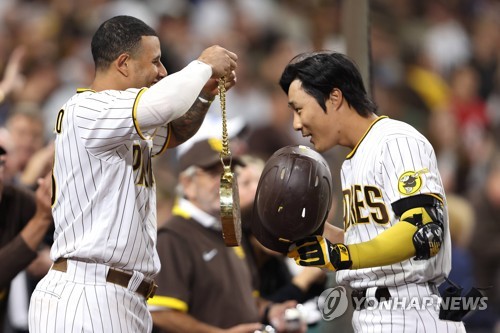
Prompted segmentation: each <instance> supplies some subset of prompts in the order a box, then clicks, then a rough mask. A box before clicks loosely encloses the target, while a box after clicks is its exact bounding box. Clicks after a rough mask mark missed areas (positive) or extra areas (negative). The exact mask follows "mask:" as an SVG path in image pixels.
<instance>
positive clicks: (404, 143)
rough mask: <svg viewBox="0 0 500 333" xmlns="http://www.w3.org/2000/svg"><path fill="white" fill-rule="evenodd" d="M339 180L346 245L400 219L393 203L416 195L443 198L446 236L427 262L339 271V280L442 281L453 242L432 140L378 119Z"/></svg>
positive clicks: (362, 283) (357, 283) (368, 283)
mask: <svg viewBox="0 0 500 333" xmlns="http://www.w3.org/2000/svg"><path fill="white" fill-rule="evenodd" d="M341 181H342V192H343V202H344V230H345V243H346V244H354V243H360V242H365V241H369V240H371V239H373V238H375V237H376V236H377V235H378V234H380V233H381V232H383V231H384V230H386V229H387V228H389V227H391V226H392V225H394V224H395V223H397V222H398V221H399V219H398V218H397V217H395V214H394V212H393V210H392V206H391V204H392V203H393V202H396V201H398V200H399V199H402V198H407V197H408V196H410V195H417V194H434V195H435V196H439V197H441V198H442V199H443V201H444V202H445V203H444V215H445V221H444V229H445V232H444V235H445V240H444V244H443V246H442V248H441V250H440V251H439V253H438V254H437V255H436V256H435V257H433V258H431V259H429V260H418V261H417V260H413V259H409V260H406V261H403V262H401V263H397V264H393V265H389V266H383V267H374V268H365V269H357V270H341V271H338V272H337V274H336V277H337V282H338V283H339V284H344V285H347V284H349V285H350V286H351V287H352V288H368V287H375V286H400V285H403V284H408V283H423V282H436V283H438V284H439V283H440V282H442V280H443V278H444V277H445V276H447V275H448V273H449V271H450V269H451V241H450V235H449V227H448V211H447V206H446V201H445V193H444V189H443V184H442V182H441V178H440V175H439V172H438V168H437V162H436V157H435V154H434V150H433V148H432V146H431V144H430V143H429V142H428V140H427V139H426V138H425V137H424V136H423V135H422V134H420V133H419V132H418V131H417V130H415V129H414V128H413V127H411V126H410V125H408V124H406V123H403V122H400V121H397V120H393V119H389V118H387V117H379V118H378V119H377V120H376V121H375V122H374V123H373V124H372V126H371V127H370V128H369V129H368V131H367V132H366V133H365V135H364V137H363V138H362V139H361V140H360V142H359V143H358V144H357V146H356V147H355V148H354V149H353V151H352V152H351V153H350V154H349V155H348V156H347V158H346V160H345V161H344V163H343V165H342V169H341ZM387 246H389V247H390V246H391V244H387Z"/></svg>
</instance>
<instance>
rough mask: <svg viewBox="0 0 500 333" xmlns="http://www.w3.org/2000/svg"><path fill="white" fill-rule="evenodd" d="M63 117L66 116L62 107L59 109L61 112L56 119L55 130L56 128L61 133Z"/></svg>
mask: <svg viewBox="0 0 500 333" xmlns="http://www.w3.org/2000/svg"><path fill="white" fill-rule="evenodd" d="M63 117H64V110H63V109H61V110H59V113H58V114H57V119H56V126H55V130H56V133H57V134H61V131H62V120H63Z"/></svg>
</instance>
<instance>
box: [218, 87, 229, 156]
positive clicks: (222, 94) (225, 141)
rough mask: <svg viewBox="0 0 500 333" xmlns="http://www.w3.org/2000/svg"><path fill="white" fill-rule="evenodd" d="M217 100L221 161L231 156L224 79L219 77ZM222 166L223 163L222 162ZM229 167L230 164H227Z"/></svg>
mask: <svg viewBox="0 0 500 333" xmlns="http://www.w3.org/2000/svg"><path fill="white" fill-rule="evenodd" d="M219 99H220V108H221V111H222V151H221V154H220V155H221V160H222V159H223V158H224V157H228V156H231V151H230V150H229V135H228V134H227V115H226V78H225V77H221V78H220V79H219ZM222 165H224V162H222ZM229 165H231V163H229Z"/></svg>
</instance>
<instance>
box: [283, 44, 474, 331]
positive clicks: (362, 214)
mask: <svg viewBox="0 0 500 333" xmlns="http://www.w3.org/2000/svg"><path fill="white" fill-rule="evenodd" d="M280 85H281V87H282V88H283V90H284V91H285V93H287V94H288V98H289V106H290V108H291V109H293V110H294V122H293V126H294V129H295V130H297V131H301V132H302V135H303V136H304V137H310V138H311V139H310V141H311V143H312V144H313V145H314V147H315V149H316V150H318V151H319V152H323V151H326V150H328V149H330V148H332V147H334V146H336V145H341V146H345V147H349V148H351V149H352V151H351V152H350V153H349V154H348V156H347V158H346V160H345V161H344V163H343V165H342V169H341V181H342V192H343V204H344V230H342V229H340V228H336V227H334V226H332V225H331V224H329V223H326V224H325V231H324V233H323V236H309V237H306V238H304V239H302V240H299V241H297V242H295V244H294V245H292V246H291V248H290V252H289V254H288V255H289V256H290V257H293V258H294V259H295V261H296V262H297V264H299V265H303V266H318V267H322V268H328V269H330V270H334V271H337V273H336V278H337V282H338V283H339V284H340V285H349V286H350V287H351V288H352V289H353V294H352V296H353V305H354V306H355V311H354V314H353V319H352V323H353V328H354V330H355V331H356V332H389V331H391V332H436V333H437V332H465V328H464V326H463V323H462V322H455V321H445V320H440V319H439V305H437V306H436V304H438V302H439V300H440V296H439V294H438V291H437V286H438V285H439V284H440V283H441V282H443V280H444V278H445V277H446V276H447V275H448V273H449V271H450V269H451V244H450V236H449V228H448V214H447V206H446V199H445V193H444V190H443V185H442V183H441V178H440V175H439V172H438V169H437V163H436V157H435V154H434V151H433V148H432V146H431V144H430V143H429V142H428V141H427V139H426V138H425V137H424V136H423V135H421V134H420V133H419V132H418V131H417V130H415V129H414V128H413V127H411V126H410V125H408V124H406V123H403V122H400V121H396V120H393V119H389V118H388V117H384V116H377V108H376V106H375V104H374V103H373V102H372V101H371V100H370V99H369V98H368V96H367V93H366V90H365V88H364V86H363V82H362V79H361V75H360V74H359V71H358V70H357V68H356V66H355V65H354V64H353V62H352V61H350V60H349V59H348V58H347V57H346V56H344V55H342V54H339V53H333V52H326V51H324V52H316V53H309V54H301V55H299V56H297V57H295V58H294V59H293V60H292V61H291V62H290V63H289V64H288V65H287V67H286V68H285V70H284V72H283V74H282V77H281V80H280ZM367 299H372V300H376V301H378V302H380V304H381V303H382V302H391V300H392V301H394V303H393V307H385V308H384V307H379V308H374V309H371V310H368V309H367V307H369V304H368V305H367V302H364V301H363V300H367ZM424 299H426V302H427V303H425V304H424V305H422V302H424V301H423V300H424ZM396 300H397V302H396ZM362 301H363V302H362ZM398 302H399V303H398ZM405 302H409V303H410V304H414V305H415V304H420V306H413V307H409V308H408V307H407V306H408V305H409V304H408V303H405ZM411 302H413V303H411ZM429 302H430V303H429Z"/></svg>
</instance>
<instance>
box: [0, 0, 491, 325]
mask: <svg viewBox="0 0 500 333" xmlns="http://www.w3.org/2000/svg"><path fill="white" fill-rule="evenodd" d="M353 3H358V4H359V3H361V4H363V3H364V4H367V3H368V4H369V10H368V16H366V12H365V11H363V10H362V8H363V7H362V6H360V7H359V8H358V9H360V10H359V12H356V10H357V7H356V5H354V7H352V6H351V5H352V4H353ZM346 4H347V1H340V0H142V1H132V0H128V1H111V0H2V1H0V73H1V74H3V72H4V69H5V65H6V62H7V60H8V57H9V56H10V55H11V54H12V52H13V51H14V50H15V49H16V47H18V46H21V45H22V46H24V47H25V49H26V55H25V58H24V62H23V67H22V74H23V76H22V78H18V82H17V83H16V89H15V90H14V92H13V93H12V94H11V95H9V96H8V98H7V100H6V101H5V102H4V103H3V104H1V105H0V126H5V127H7V128H8V129H9V131H10V137H11V140H10V142H11V145H12V149H11V150H10V151H11V152H12V153H9V154H10V156H9V162H8V166H7V171H6V172H7V174H8V176H9V179H10V181H12V182H21V183H22V182H23V177H24V180H25V181H24V182H25V183H28V184H27V185H29V182H30V178H29V175H26V173H28V172H32V169H29V168H30V163H29V162H30V161H32V163H31V164H33V159H35V161H36V158H38V159H40V158H41V157H40V155H43V153H44V152H47V151H50V149H49V148H50V142H51V140H52V139H53V133H52V132H53V127H54V122H55V117H56V115H57V112H58V111H59V108H60V106H61V105H62V104H63V103H64V102H65V101H66V99H67V98H69V97H70V96H71V95H72V94H74V92H75V89H76V88H77V87H85V86H87V85H89V84H90V82H91V80H92V79H93V74H94V69H93V62H92V57H91V54H90V39H91V36H92V34H93V33H94V31H95V30H96V29H97V27H98V25H99V24H100V23H101V22H102V21H103V20H105V19H107V18H110V17H112V16H115V15H120V14H128V15H133V16H136V17H138V18H140V19H142V20H144V21H145V22H146V23H148V24H149V25H151V26H152V27H154V28H155V29H156V30H157V32H158V34H159V36H160V39H161V42H162V48H163V50H162V61H163V63H164V65H165V67H166V68H167V70H168V72H169V73H173V72H175V71H177V70H179V69H181V68H182V67H184V66H185V65H186V64H187V63H189V62H190V61H191V60H193V59H194V58H196V57H197V56H198V55H199V53H200V52H201V51H202V50H203V49H204V48H205V47H207V46H209V45H212V44H220V45H222V46H224V47H226V48H228V49H229V50H231V51H234V52H236V53H237V54H238V56H239V61H238V71H237V75H238V84H237V86H236V87H235V88H233V89H232V90H231V91H230V92H229V93H228V97H227V109H228V116H229V118H231V120H232V121H233V122H234V123H237V124H238V126H242V124H243V125H244V130H241V131H240V133H239V139H240V140H239V141H238V145H237V146H235V148H234V149H235V150H240V149H241V151H247V152H252V153H255V154H259V155H260V156H262V157H264V158H267V157H268V156H270V155H271V154H272V153H273V152H274V151H275V150H277V149H278V148H280V147H282V146H284V145H288V144H294V143H303V144H308V143H307V142H303V141H301V137H300V134H297V133H294V132H293V130H292V127H291V120H292V112H291V111H289V110H288V108H287V98H286V95H285V94H284V93H283V92H282V91H281V90H280V88H279V86H278V79H279V76H280V74H281V71H282V70H283V68H284V67H285V65H286V64H287V62H288V61H289V60H290V59H291V58H292V57H293V56H294V55H296V54H297V53H299V52H303V51H311V50H319V49H330V50H335V51H340V52H347V51H349V50H352V49H351V48H349V47H348V46H349V44H350V43H351V44H352V43H356V44H359V45H362V46H364V47H366V49H367V50H368V49H369V51H370V53H369V54H368V53H365V54H349V55H350V56H352V57H353V58H354V59H356V60H358V59H361V60H360V61H362V62H360V63H359V64H360V67H362V69H363V70H366V71H367V75H366V78H368V77H369V80H368V81H367V82H366V85H367V88H368V89H369V90H370V91H371V94H372V96H373V98H374V100H375V101H376V103H377V104H378V106H379V110H380V113H381V114H385V115H388V116H390V117H392V118H395V119H400V120H403V121H406V122H408V123H410V124H412V125H413V126H415V127H416V128H417V129H418V130H419V131H421V132H422V133H423V134H425V135H426V136H427V137H428V138H429V139H430V141H431V143H432V144H433V146H434V148H435V150H436V154H437V157H438V163H439V168H440V171H441V174H442V177H443V180H444V182H445V187H446V191H447V195H448V197H449V206H450V207H449V210H450V220H451V228H452V237H453V239H454V244H453V247H454V250H453V251H454V258H453V260H454V263H453V265H454V268H453V271H452V276H451V278H452V280H454V281H455V282H457V283H460V284H461V285H462V286H464V288H465V289H468V288H470V287H471V286H472V285H475V286H479V287H486V286H491V287H492V288H491V289H489V290H488V296H489V298H490V303H489V308H488V310H486V311H481V312H477V313H475V314H474V315H473V316H470V317H469V318H468V320H467V327H468V331H469V332H494V326H495V323H497V324H496V325H497V332H498V331H499V329H498V326H499V325H498V321H499V313H500V310H499V309H500V308H499V307H498V300H499V293H500V283H499V280H500V275H499V262H500V245H499V244H500V242H498V239H500V154H499V148H498V147H499V144H498V143H499V140H500V130H499V126H500V66H499V61H500V2H499V1H494V0H421V1H413V0H373V1H351V2H349V5H350V6H351V8H350V9H349V10H350V12H349V15H348V16H347V14H348V13H347V9H346ZM346 17H348V19H346ZM366 19H368V22H369V29H365V28H364V27H363V25H364V23H365V22H366ZM353 31H361V32H362V33H363V32H364V33H365V35H367V36H369V38H370V40H369V41H368V40H364V39H359V40H352V38H353V37H352V36H353V35H352V32H353ZM346 37H350V38H351V39H350V40H349V39H347V40H346ZM346 41H347V42H346ZM348 53H349V52H348ZM368 55H369V56H368ZM363 57H364V58H365V59H364V60H363ZM365 61H366V62H365ZM209 118H210V120H212V121H211V122H207V124H211V125H210V126H205V128H204V129H203V130H204V131H208V132H211V134H212V135H214V136H218V135H220V130H219V128H220V127H217V126H220V124H219V123H220V108H219V106H218V103H216V102H215V103H214V104H213V106H212V109H211V111H210V116H209ZM217 124H218V125H217ZM230 126H231V124H230ZM235 126H236V125H235ZM238 128H240V127H238ZM236 152H238V151H236ZM346 154H347V151H345V150H343V149H341V148H335V149H334V150H332V151H330V152H328V153H327V154H325V157H326V158H327V159H328V161H329V162H330V163H331V167H332V174H333V176H334V180H335V184H340V180H339V175H338V173H339V168H340V165H341V163H342V161H343V159H344V156H345V155H346ZM176 162H177V158H176V154H175V153H172V152H171V153H168V152H167V154H165V155H164V156H163V157H161V158H159V159H157V160H156V161H155V163H156V164H157V165H156V173H155V175H156V180H157V186H158V192H159V193H158V194H159V197H158V203H159V206H158V212H159V215H158V217H159V219H158V223H159V224H160V223H162V222H164V221H165V220H166V219H167V218H168V216H169V214H170V208H171V204H172V199H173V198H174V196H175V191H174V189H175V179H176V176H175V173H176V172H177V169H176V167H177V165H176ZM31 168H33V166H32V165H31ZM26 179H27V180H26ZM339 187H340V186H337V187H336V188H335V190H336V191H337V193H336V200H335V204H334V207H333V208H334V209H333V210H332V216H331V219H330V222H331V223H333V224H335V225H337V226H341V225H342V219H341V216H342V206H341V205H339V204H338V202H339V200H340V195H339V194H340V188H339ZM332 285H333V279H332ZM11 297H14V298H15V297H16V293H15V292H12V296H11ZM322 326H323V328H322V330H323V331H325V332H326V331H333V330H335V331H336V332H350V331H351V328H350V314H346V315H344V316H342V317H341V318H338V319H337V320H334V321H332V322H329V323H322ZM21 331H22V330H21Z"/></svg>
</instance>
